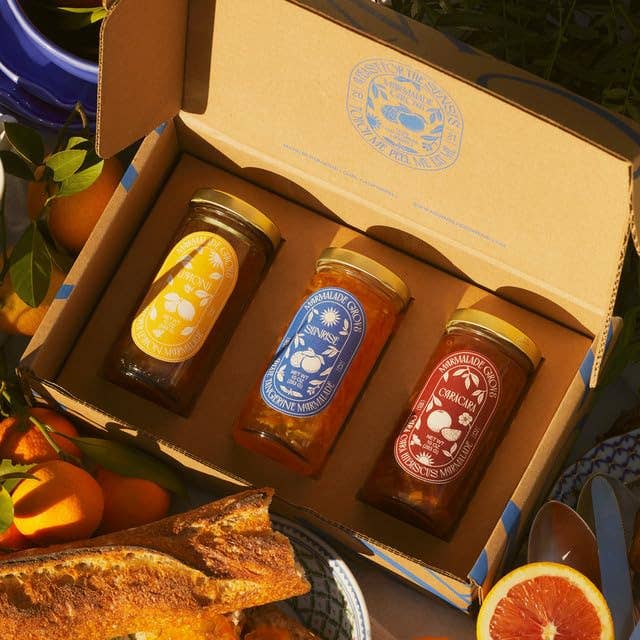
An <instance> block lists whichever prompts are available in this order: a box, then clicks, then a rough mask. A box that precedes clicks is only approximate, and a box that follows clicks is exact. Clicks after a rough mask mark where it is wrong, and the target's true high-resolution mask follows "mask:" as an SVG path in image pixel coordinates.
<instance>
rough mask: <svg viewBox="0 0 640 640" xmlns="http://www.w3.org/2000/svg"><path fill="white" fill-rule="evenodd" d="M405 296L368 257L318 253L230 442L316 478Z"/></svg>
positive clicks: (343, 251)
mask: <svg viewBox="0 0 640 640" xmlns="http://www.w3.org/2000/svg"><path fill="white" fill-rule="evenodd" d="M409 299H410V293H409V289H408V288H407V285H406V284H405V283H404V282H403V281H402V280H401V279H400V278H399V277H398V276H397V275H396V274H395V273H393V272H392V271H390V270H389V269H387V268H386V267H384V266H382V265H381V264H379V263H378V262H376V261H374V260H372V259H371V258H368V257H366V256H363V255H361V254H359V253H356V252H355V251H350V250H348V249H342V248H336V247H331V248H328V249H326V250H325V251H323V253H322V254H321V255H320V257H319V259H318V260H317V262H316V273H315V274H314V276H313V277H312V278H311V281H310V283H309V285H308V287H307V290H306V292H305V294H304V297H303V299H302V302H301V303H300V305H299V306H298V308H297V311H296V312H295V314H294V316H293V319H292V320H291V322H290V324H289V327H288V328H287V330H286V331H285V333H284V337H283V338H282V339H281V341H280V344H279V346H278V347H277V349H276V350H275V352H274V353H273V354H272V356H271V358H270V360H269V365H268V367H267V370H266V372H265V374H264V375H263V376H262V378H261V379H260V380H259V381H258V384H257V385H256V387H255V389H254V392H253V393H252V395H251V397H250V398H249V401H248V403H247V405H246V406H245V408H244V410H243V412H242V413H241V415H240V417H239V418H238V420H237V422H236V424H235V427H234V431H233V436H234V438H235V440H236V441H237V442H238V443H239V444H241V445H243V446H245V447H247V448H248V449H252V450H254V451H257V452H259V453H262V454H264V455H266V456H268V457H270V458H273V459H275V460H277V461H279V462H281V463H283V464H285V465H286V466H288V467H289V468H290V469H292V470H294V471H296V472H298V473H300V474H303V475H315V474H317V473H318V472H319V471H320V469H321V468H322V465H323V464H324V461H325V459H326V457H327V454H328V453H329V450H330V448H331V446H332V444H333V442H334V440H335V438H336V437H337V435H338V432H339V431H340V428H341V427H342V424H343V423H344V421H345V419H346V417H347V415H348V414H349V412H350V411H351V407H352V406H353V404H354V402H355V400H356V398H357V397H358V394H359V393H360V391H361V389H362V387H363V385H364V383H365V381H366V379H367V377H368V376H369V374H370V372H371V369H372V368H373V366H374V365H375V363H376V360H377V359H378V357H379V355H380V353H381V351H382V349H383V347H384V345H385V343H386V342H387V340H388V338H389V337H390V336H391V333H392V332H393V330H394V327H395V325H396V322H397V321H398V318H399V316H400V313H401V312H402V310H403V309H404V308H405V307H406V305H407V303H408V302H409Z"/></svg>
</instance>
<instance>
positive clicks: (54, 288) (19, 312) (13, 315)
mask: <svg viewBox="0 0 640 640" xmlns="http://www.w3.org/2000/svg"><path fill="white" fill-rule="evenodd" d="M64 277H65V276H64V273H63V272H62V271H60V269H58V268H57V267H55V266H54V267H53V268H52V270H51V280H50V282H49V289H48V290H47V294H46V296H45V298H44V300H43V301H42V302H41V303H40V305H38V306H37V307H30V306H29V305H28V304H27V303H26V302H24V301H23V300H22V299H21V298H20V296H19V295H18V294H17V293H16V291H15V289H14V288H13V283H12V282H11V275H10V274H7V275H6V276H5V277H4V280H3V281H2V284H0V331H4V332H5V333H11V334H18V333H21V334H23V335H25V336H32V335H33V334H34V333H35V332H36V329H37V328H38V327H39V326H40V323H41V322H42V319H43V318H44V316H45V314H46V313H47V311H48V309H49V306H50V305H51V302H52V301H53V299H54V297H55V295H56V293H57V292H58V289H59V288H60V285H62V283H63V282H64Z"/></svg>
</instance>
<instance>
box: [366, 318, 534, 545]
mask: <svg viewBox="0 0 640 640" xmlns="http://www.w3.org/2000/svg"><path fill="white" fill-rule="evenodd" d="M540 358H541V356H540V352H539V350H538V348H537V346H536V345H535V344H534V342H533V341H532V340H531V339H530V338H529V337H528V336H526V335H525V334H524V333H522V332H521V331H520V330H519V329H517V328H516V327H514V326H512V325H511V324H509V323H507V322H505V321H504V320H502V319H500V318H497V317H495V316H493V315H490V314H488V313H485V312H482V311H477V310H475V309H458V310H457V311H456V312H455V313H454V314H453V316H452V317H451V319H450V320H449V322H448V323H447V326H446V330H445V334H444V336H443V337H442V339H441V340H440V342H439V344H438V346H437V347H436V350H435V352H434V353H433V355H432V357H431V359H430V361H429V363H428V364H427V366H426V369H425V371H424V373H423V375H422V378H421V382H420V383H419V384H418V385H417V387H416V389H415V391H414V392H413V394H412V396H411V399H410V401H409V409H408V411H407V412H406V413H405V415H403V416H402V419H401V420H400V422H399V424H398V426H397V428H396V429H395V431H394V432H393V433H392V434H391V437H390V438H389V440H388V442H387V444H386V446H385V448H384V449H383V451H382V453H381V455H380V457H379V458H378V461H377V463H376V465H375V467H374V469H373V472H372V473H371V475H370V476H369V478H368V479H367V482H366V483H365V485H364V487H363V488H362V490H361V492H360V498H361V499H363V500H364V501H365V502H368V503H370V504H372V505H374V506H376V507H379V508H380V509H382V510H383V511H386V512H387V513H389V514H391V515H394V516H396V517H398V518H400V519H401V520H404V521H406V522H409V523H411V524H414V525H416V526H418V527H420V528H422V529H424V530H426V531H428V532H430V533H433V534H434V535H436V536H439V537H442V538H446V537H448V536H449V535H450V534H451V533H452V531H453V529H454V527H455V526H456V524H457V522H458V520H459V519H460V517H461V516H462V514H463V512H464V509H465V507H466V505H467V503H468V501H469V499H470V497H471V495H472V494H473V491H474V489H475V488H476V486H477V484H478V481H479V478H480V476H481V474H482V473H483V471H484V469H485V468H486V466H487V465H488V463H489V460H490V458H491V456H492V454H493V451H494V450H495V448H496V446H497V444H498V442H499V440H500V438H501V437H502V435H503V434H504V432H505V429H506V426H507V424H508V422H509V419H510V417H511V416H512V414H513V413H514V410H515V408H516V407H517V405H518V403H519V401H520V399H521V398H522V396H523V394H524V391H525V389H526V387H527V382H528V380H529V378H530V376H531V374H532V373H533V371H534V370H535V369H536V367H537V366H538V363H539V362H540Z"/></svg>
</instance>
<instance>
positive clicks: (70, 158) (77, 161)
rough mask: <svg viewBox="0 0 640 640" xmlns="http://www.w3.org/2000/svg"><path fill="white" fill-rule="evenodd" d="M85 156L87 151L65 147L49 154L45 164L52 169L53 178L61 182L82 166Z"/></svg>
mask: <svg viewBox="0 0 640 640" xmlns="http://www.w3.org/2000/svg"><path fill="white" fill-rule="evenodd" d="M86 156H87V152H86V151H83V150H82V149H66V150H65V151H58V153H54V154H53V155H50V156H49V157H48V158H47V160H46V161H45V164H46V165H47V167H49V169H51V171H53V179H54V180H55V181H56V182H63V181H64V180H66V179H67V178H70V177H71V176H72V175H73V174H74V173H75V172H76V171H77V170H78V169H79V168H80V167H81V166H82V163H83V162H84V159H85V157H86Z"/></svg>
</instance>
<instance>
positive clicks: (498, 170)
mask: <svg viewBox="0 0 640 640" xmlns="http://www.w3.org/2000/svg"><path fill="white" fill-rule="evenodd" d="M101 37H102V42H101V58H100V85H99V103H100V107H99V113H98V146H99V152H100V153H101V155H104V156H109V155H112V154H113V153H116V152H118V151H119V150H121V149H122V148H124V147H125V146H127V145H129V144H131V143H132V142H133V141H134V140H136V139H137V138H140V137H141V136H145V135H146V137H145V139H144V141H143V143H142V145H141V147H140V149H139V151H138V153H137V155H136V156H135V158H134V160H133V162H132V164H131V166H130V167H129V168H128V170H127V171H126V173H125V175H124V177H123V179H122V183H121V185H120V186H119V188H118V190H117V191H116V193H115V194H114V196H113V198H112V200H111V202H110V204H109V207H108V208H107V210H106V211H105V213H104V215H103V216H102V218H101V220H100V222H99V224H98V226H97V227H96V230H95V232H94V234H93V235H92V236H91V238H90V240H89V242H88V243H87V245H86V246H85V248H84V250H83V252H82V254H81V255H80V257H79V258H78V260H77V261H76V263H75V265H74V267H73V269H72V270H71V272H70V273H69V275H68V277H67V280H66V282H65V284H64V286H63V287H62V289H61V290H60V292H59V294H58V296H57V298H56V300H55V302H54V303H53V305H52V307H51V309H50V311H49V313H48V314H47V316H46V318H45V320H44V322H43V324H42V325H41V327H40V329H39V330H38V332H37V334H36V335H35V336H34V338H33V340H32V341H31V343H30V345H29V348H28V350H27V352H26V353H25V356H24V358H23V360H22V362H21V364H20V373H21V375H22V378H23V381H24V383H25V386H26V387H28V389H29V390H30V392H31V393H33V394H34V395H35V396H37V397H39V398H42V399H45V400H47V401H50V402H56V403H59V404H60V405H61V406H62V407H64V409H65V410H67V411H68V412H69V413H70V414H72V415H75V416H76V417H80V418H82V419H83V420H85V421H86V422H88V423H89V424H91V425H93V426H94V427H95V428H96V429H98V430H103V431H104V430H106V431H109V432H111V433H113V434H114V435H115V436H116V437H121V438H129V439H134V440H136V442H137V443H138V444H140V445H141V446H143V447H144V448H146V449H147V450H150V451H154V452H155V453H157V454H158V455H160V456H163V457H167V458H170V459H172V460H173V461H174V462H175V463H176V464H178V465H181V466H182V467H185V468H187V469H190V470H192V471H193V472H194V473H196V474H198V475H199V476H200V477H201V478H206V479H207V481H208V482H209V483H210V484H214V485H215V486H216V487H217V488H218V489H219V490H220V491H230V490H232V489H233V488H237V487H238V486H239V485H244V484H256V485H271V486H274V487H275V488H276V490H277V492H278V495H279V497H280V499H281V500H280V502H279V508H280V509H281V510H282V511H283V512H284V513H285V514H287V515H289V516H292V517H298V518H301V519H304V520H306V521H308V522H310V523H311V524H313V525H314V526H315V527H317V528H320V529H322V530H323V531H325V532H327V533H328V534H330V535H332V536H333V537H335V538H337V539H338V540H340V541H341V542H343V543H345V544H348V545H349V546H350V547H351V548H353V549H354V550H355V551H356V552H358V553H360V554H361V555H362V556H363V557H366V558H369V559H370V560H372V561H373V562H375V563H377V564H379V565H381V566H382V567H385V568H386V569H388V570H389V571H391V572H393V573H395V574H396V575H398V576H400V577H401V578H403V579H405V580H407V581H409V582H411V583H412V584H414V585H415V586H416V587H418V588H420V589H423V590H425V591H427V592H430V593H433V594H435V595H437V596H439V597H440V598H442V599H443V600H445V601H446V602H448V603H450V604H452V605H453V606H455V607H458V608H460V609H462V610H469V609H470V608H471V607H472V605H473V603H474V601H475V599H476V598H477V597H482V594H483V593H485V592H486V590H487V589H488V588H489V587H490V586H491V584H492V582H493V580H494V578H495V577H496V575H497V574H498V573H499V571H500V568H501V566H502V565H503V563H504V561H505V559H506V558H507V557H508V555H509V552H510V551H511V550H513V548H514V545H515V541H516V540H517V538H518V535H519V534H520V533H522V531H523V530H524V529H525V528H526V523H527V521H528V518H529V516H530V514H531V513H532V510H533V509H534V507H535V505H536V503H537V501H538V500H539V498H540V496H541V495H542V492H543V491H544V490H545V488H547V487H548V485H549V481H550V480H551V479H552V477H553V474H554V472H555V471H557V469H558V467H559V465H560V464H561V461H562V456H563V453H564V452H566V448H567V445H568V443H569V442H570V439H571V434H572V432H573V431H574V427H575V424H576V422H577V420H578V419H579V416H580V411H581V407H583V401H584V399H585V396H586V391H587V389H588V388H589V386H590V385H591V386H592V385H593V384H594V383H595V381H596V380H597V375H598V371H599V369H600V365H601V362H602V358H603V354H604V352H605V348H606V346H607V344H608V341H609V340H610V339H611V336H612V334H613V333H614V328H613V327H614V324H615V323H614V322H612V318H611V312H612V308H613V303H614V300H615V295H616V289H617V284H618V280H619V277H620V271H621V265H622V260H623V256H624V252H625V248H626V246H627V242H628V239H629V235H630V233H632V234H633V238H634V241H636V240H637V238H636V231H635V229H636V227H635V218H634V212H633V195H634V189H637V188H638V184H639V181H638V180H635V181H634V177H635V178H637V177H638V176H639V175H640V169H638V166H639V162H638V158H639V153H638V147H639V143H640V130H639V129H638V128H637V127H635V125H633V124H631V123H629V122H628V121H626V120H624V119H622V118H618V117H617V116H615V115H613V114H611V113H609V112H608V111H606V110H605V109H603V108H600V107H598V106H597V105H595V104H592V103H590V102H588V101H586V100H583V99H582V98H579V97H577V96H575V95H573V94H570V93H569V92H566V91H564V90H563V89H561V88H559V87H556V86H555V85H552V84H549V83H546V82H544V81H542V80H540V79H538V78H535V77H533V76H530V75H527V74H525V73H524V72H521V71H519V70H517V69H514V68H512V67H510V66H509V65H506V64H503V63H501V62H499V61H496V60H494V59H493V58H490V57H488V56H485V55H483V54H480V53H478V52H477V51H475V50H472V49H470V48H468V47H467V46H465V45H464V44H462V43H459V42H457V41H454V40H452V39H450V38H448V37H447V36H445V35H443V34H440V33H437V32H435V31H433V30H431V29H429V28H427V27H425V26H423V25H420V24H417V23H413V22H411V21H408V20H406V19H405V18H403V17H402V16H401V15H399V14H395V13H393V12H391V11H389V10H387V9H385V8H383V7H379V6H377V5H374V4H372V3H371V2H370V0H349V1H348V2H341V3H335V2H332V1H330V0H300V1H291V0H263V1H262V2H260V3H256V2H249V0H217V2H214V1H213V0H189V1H188V0H119V1H118V2H115V3H114V4H113V6H112V8H111V9H110V12H109V14H108V16H107V18H106V19H105V21H104V24H103V27H102V36H101ZM201 187H214V188H217V189H221V190H224V191H228V192H230V193H233V194H234V195H237V196H239V197H241V198H243V199H244V200H246V201H248V202H249V203H251V204H253V205H254V206H256V207H258V208H259V209H261V210H262V211H264V213H266V214H267V215H268V216H269V217H271V218H272V219H273V220H274V221H275V222H276V224H278V226H279V227H280V229H281V231H282V234H283V237H284V239H285V242H284V244H283V246H282V248H281V249H280V251H279V253H278V255H277V256H276V259H275V262H274V264H273V266H272V267H271V269H270V271H269V272H268V274H267V276H266V277H265V279H264V281H263V283H262V285H261V287H260V289H259V291H258V293H257V294H256V296H255V298H254V299H253V301H252V302H251V304H250V306H249V307H248V310H247V311H246V313H245V314H244V316H243V318H242V319H241V321H240V322H239V324H238V326H237V328H236V330H235V332H234V335H233V337H232V339H231V341H230V343H229V345H228V347H227V349H226V350H225V352H224V354H223V356H222V358H221V359H220V361H219V362H218V364H217V366H216V367H215V368H214V370H213V371H212V372H211V376H210V379H209V381H208V384H207V386H206V388H205V389H204V391H203V393H202V394H201V396H200V399H199V401H198V403H197V404H196V406H195V408H194V410H193V411H192V412H191V414H190V415H189V417H187V418H184V417H179V416H177V415H175V414H172V413H170V412H168V411H166V410H163V409H161V408H160V407H158V406H156V405H154V404H152V403H150V402H148V401H146V400H143V399H141V398H138V397H136V396H135V395H133V394H131V393H130V392H128V391H126V390H125V389H121V388H119V387H116V386H114V385H112V384H110V383H108V382H107V381H106V380H105V379H104V378H103V377H102V374H101V367H102V363H103V362H104V359H105V357H106V355H107V354H108V352H109V350H110V349H111V347H112V345H113V342H114V340H115V338H116V336H117V335H118V332H119V331H120V329H121V328H122V327H123V326H124V325H125V323H126V322H127V319H128V318H129V316H130V314H131V313H132V312H133V311H134V310H135V308H136V303H137V301H138V299H139V297H140V295H141V294H143V293H144V290H145V287H146V286H147V284H148V282H149V280H150V279H151V278H152V277H153V275H154V273H155V270H156V268H157V266H158V263H159V261H160V260H161V258H162V256H163V253H164V251H165V250H166V248H167V246H168V245H169V244H170V242H171V238H172V236H173V234H174V232H175V230H176V227H177V225H178V224H179V221H180V220H181V218H182V217H183V216H184V215H185V213H186V207H187V203H188V201H189V198H190V196H191V195H192V193H193V192H194V191H195V190H196V189H198V188H201ZM331 245H337V246H345V247H348V248H351V249H355V250H357V251H360V252H362V253H364V254H366V255H369V256H370V257H372V258H374V259H377V260H379V261H380V262H382V263H383V264H385V265H386V266H388V267H389V268H391V269H392V270H394V271H395V272H396V273H398V275H400V276H401V277H402V278H404V279H405V280H406V282H407V283H408V284H409V287H410V288H411V291H412V294H413V298H414V299H413V302H412V304H411V305H410V307H409V309H408V311H407V312H406V314H405V316H404V318H403V320H402V322H401V323H400V325H399V327H398V330H397V332H396V334H395V335H394V336H393V337H392V339H391V341H390V342H389V345H388V347H387V349H386V351H385V352H384V354H383V356H382V357H381V358H380V360H379V362H378V365H377V367H376V368H375V370H374V372H373V373H372V375H371V376H370V379H369V381H368V383H367V385H366V387H365V389H364V391H363V392H362V394H361V396H360V398H359V399H358V402H357V404H356V405H355V408H354V410H353V411H352V413H351V416H350V418H349V420H348V421H347V423H346V425H345V428H344V429H343V432H342V434H341V436H340V437H339V439H338V441H337V443H336V445H335V447H334V449H333V451H332V454H331V456H330V458H329V461H328V463H327V465H326V467H325V469H324V471H323V472H322V474H321V475H320V476H319V477H318V478H316V479H312V478H302V479H301V478H299V477H297V476H295V475H293V474H292V473H291V472H289V471H288V470H287V469H285V468H283V467H281V466H279V465H277V464H276V463H274V462H272V461H270V460H266V459H264V458H261V457H259V456H257V455H255V454H253V453H251V452H248V451H246V450H244V449H242V448H240V447H238V446H237V445H235V444H234V443H233V442H232V440H231V438H230V430H231V426H232V424H233V422H234V419H235V418H236V417H237V415H238V414H239V412H240V410H241V408H242V406H243V403H244V401H245V399H246V397H247V395H248V394H249V392H250V390H251V388H252V387H253V385H254V384H255V382H256V380H257V379H258V377H259V376H260V375H261V374H262V373H263V371H264V369H265V366H266V361H267V358H268V356H269V353H270V351H271V350H272V348H273V347H274V346H275V343H276V341H277V339H278V336H279V334H280V332H281V330H282V329H283V328H284V326H285V325H286V323H287V322H288V320H289V318H290V314H291V312H292V309H293V308H294V307H295V305H296V302H297V301H298V300H299V297H300V295H301V292H302V290H303V288H304V286H305V284H306V282H307V281H308V279H309V277H310V275H311V274H312V273H313V268H314V262H315V259H316V257H317V256H318V255H319V253H320V252H321V251H322V250H323V249H324V248H325V247H327V246H331ZM460 306H474V307H476V308H479V309H483V310H486V311H490V312H493V313H495V314H496V315H499V316H501V317H503V318H504V319H506V320H508V321H510V322H512V323H513V324H515V325H516V326H518V327H519V328H521V329H522V330H523V331H525V332H526V333H527V334H528V335H530V336H531V337H532V338H533V339H534V341H536V342H537V344H538V346H539V347H540V349H541V351H542V353H543V356H544V361H543V363H542V365H541V366H540V368H539V370H538V371H537V373H536V375H535V377H534V379H533V381H532V384H531V386H530V388H529V391H528V393H527V395H526V397H525V399H524V401H523V403H522V405H521V406H520V408H519V410H518V412H517V415H516V416H515V418H514V420H513V422H512V424H511V426H510V428H509V431H508V433H507V435H506V437H505V438H504V440H503V441H502V443H501V444H500V446H499V447H498V448H497V450H496V451H495V455H494V457H493V460H492V462H491V464H490V466H489V468H488V469H487V471H486V473H485V474H484V476H483V478H482V480H481V482H480V483H479V486H478V488H477V491H476V493H475V495H474V497H473V499H472V501H471V503H470V505H469V507H468V509H467V511H466V513H465V515H464V517H463V519H462V521H461V523H460V525H459V526H458V528H457V529H456V531H455V533H454V535H453V537H452V538H451V540H449V541H448V542H444V541H442V540H439V539H437V538H434V537H432V536H430V535H427V534H426V533H424V532H422V531H420V530H418V529H416V528H414V527H412V526H410V525H407V524H405V523H402V522H400V521H398V520H396V519H394V518H392V517H390V516H388V515H386V514H384V513H382V512H380V511H377V510H376V509H373V508H371V507H369V506H367V505H365V504H363V503H362V502H360V501H358V500H357V499H356V497H355V496H356V492H357V490H358V488H359V487H360V486H361V484H362V483H363V482H364V480H365V478H366V476H367V474H368V473H369V471H370V470H371V467H372V465H373V463H374V461H375V458H376V457H377V454H378V452H379V450H380V449H381V447H382V445H383V443H384V441H385V440H386V438H387V436H388V434H389V432H390V431H391V430H392V429H394V427H395V426H396V423H397V420H398V417H399V416H400V414H401V413H402V410H403V408H404V407H405V404H406V402H407V398H408V396H409V394H410V392H411V390H412V389H413V387H414V386H415V384H416V383H417V382H418V378H419V376H420V373H421V371H422V369H423V367H424V364H425V362H426V359H427V358H428V356H429V354H430V353H431V351H432V350H433V348H434V347H435V345H436V343H437V341H438V340H439V338H440V336H441V334H442V331H443V328H444V324H445V322H446V320H447V319H448V317H449V316H450V314H451V313H452V312H453V311H454V310H455V309H456V308H457V307H460Z"/></svg>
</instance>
